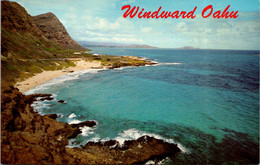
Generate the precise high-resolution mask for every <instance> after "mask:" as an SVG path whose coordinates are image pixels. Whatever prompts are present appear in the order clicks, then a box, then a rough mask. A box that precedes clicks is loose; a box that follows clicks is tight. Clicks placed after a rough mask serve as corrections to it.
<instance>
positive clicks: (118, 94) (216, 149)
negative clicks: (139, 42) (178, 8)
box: [28, 48, 259, 164]
mask: <svg viewBox="0 0 260 165" xmlns="http://www.w3.org/2000/svg"><path fill="white" fill-rule="evenodd" d="M92 50H94V51H93V52H95V53H103V54H111V55H133V56H140V57H145V58H147V59H151V60H153V61H157V62H159V65H157V66H145V67H132V68H124V69H113V70H95V71H89V72H88V71H86V72H76V73H72V74H70V75H67V76H63V77H60V78H57V79H54V80H53V81H51V82H48V83H46V84H43V85H41V86H38V87H36V88H35V89H33V90H31V91H29V92H28V94H29V93H52V94H55V98H56V100H60V99H63V100H66V101H67V104H58V103H57V102H56V101H50V102H44V103H39V102H38V105H37V106H36V107H35V108H36V110H37V111H39V112H41V113H43V114H47V113H57V114H60V115H62V116H61V117H60V118H59V119H58V120H59V121H63V122H68V123H71V122H74V123H75V122H80V121H84V120H95V121H97V122H98V125H97V126H96V127H95V128H91V129H89V128H84V129H83V133H82V134H81V135H79V136H78V137H77V138H76V139H74V140H71V146H77V145H84V144H86V143H87V141H95V140H98V139H103V140H106V139H117V140H119V141H123V140H126V139H135V138H138V137H140V136H142V135H144V134H148V135H151V136H155V137H157V138H163V139H165V140H166V141H169V142H174V143H178V145H179V146H180V147H181V148H182V150H183V153H182V154H180V155H179V156H178V157H177V158H169V159H168V161H167V162H164V163H165V164H172V163H173V164H186V163H199V164H208V163H217V164H218V163H221V164H222V163H225V162H226V163H235V162H240V163H255V162H258V149H259V143H258V141H259V90H258V86H259V77H258V74H259V53H258V51H228V50H173V49H119V48H92ZM175 63H179V64H175ZM50 105H51V106H50Z"/></svg>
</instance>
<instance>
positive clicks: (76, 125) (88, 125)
mask: <svg viewBox="0 0 260 165" xmlns="http://www.w3.org/2000/svg"><path fill="white" fill-rule="evenodd" d="M95 125H97V124H96V122H95V121H83V122H81V123H78V124H71V126H72V127H73V128H75V127H77V128H78V127H84V126H87V127H93V126H95Z"/></svg>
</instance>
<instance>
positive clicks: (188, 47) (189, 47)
mask: <svg viewBox="0 0 260 165" xmlns="http://www.w3.org/2000/svg"><path fill="white" fill-rule="evenodd" d="M175 49H186V50H189V49H191V50H192V49H200V48H195V47H192V46H184V47H180V48H175Z"/></svg>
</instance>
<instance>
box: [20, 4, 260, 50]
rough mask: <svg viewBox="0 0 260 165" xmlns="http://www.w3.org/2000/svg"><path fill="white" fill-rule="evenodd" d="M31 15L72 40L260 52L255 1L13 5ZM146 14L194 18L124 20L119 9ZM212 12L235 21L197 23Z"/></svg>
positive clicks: (258, 24) (257, 8) (209, 18)
mask: <svg viewBox="0 0 260 165" xmlns="http://www.w3.org/2000/svg"><path fill="white" fill-rule="evenodd" d="M15 1H16V2H18V3H19V4H21V5H22V6H23V7H24V8H25V9H26V10H27V12H28V13H29V14H30V15H32V16H34V15H39V14H43V13H47V12H52V13H53V14H55V15H56V16H57V17H58V18H59V19H60V21H61V22H62V23H63V25H64V26H65V28H66V29H67V31H68V33H69V34H70V36H71V37H72V38H73V39H74V40H76V41H94V42H113V43H114V42H115V43H125V44H129V43H132V44H147V45H151V46H156V47H160V48H180V47H183V46H193V47H196V48H201V49H239V50H241V49H243V50H259V49H260V17H259V4H260V2H259V1H260V0H55V1H54V0H15ZM124 5H131V6H139V7H140V8H144V10H145V11H156V10H158V8H159V7H160V6H161V7H162V9H161V11H163V10H164V11H172V12H174V11H176V10H179V11H187V12H189V11H191V10H193V9H194V7H195V6H196V7H197V9H196V11H195V15H196V17H195V18H194V19H187V18H185V19H182V18H179V19H173V18H168V19H151V18H150V19H139V18H132V19H131V18H129V17H127V18H124V17H123V14H124V12H125V10H124V11H122V10H121V8H122V6H124ZM208 5H212V6H213V13H214V12H216V11H218V10H220V11H221V12H223V10H224V9H225V8H226V7H227V6H228V5H230V8H229V10H228V11H230V12H231V11H238V17H237V18H236V19H233V18H228V19H214V18H213V17H212V16H210V17H208V18H202V16H201V13H202V10H203V9H204V8H205V7H206V6H208Z"/></svg>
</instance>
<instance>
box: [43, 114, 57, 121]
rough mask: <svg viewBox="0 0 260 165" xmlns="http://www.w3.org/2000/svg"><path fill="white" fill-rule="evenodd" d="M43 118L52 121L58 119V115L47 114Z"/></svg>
mask: <svg viewBox="0 0 260 165" xmlns="http://www.w3.org/2000/svg"><path fill="white" fill-rule="evenodd" d="M44 116H47V117H49V118H51V119H54V120H56V119H57V118H58V115H56V114H47V115H44Z"/></svg>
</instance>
